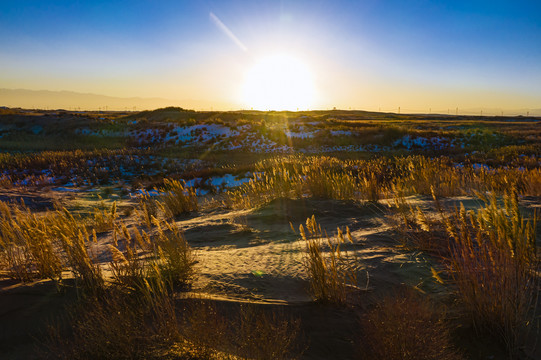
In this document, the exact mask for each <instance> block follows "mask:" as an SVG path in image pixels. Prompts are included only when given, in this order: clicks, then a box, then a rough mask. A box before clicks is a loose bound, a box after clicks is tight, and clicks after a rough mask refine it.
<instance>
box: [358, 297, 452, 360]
mask: <svg viewBox="0 0 541 360" xmlns="http://www.w3.org/2000/svg"><path fill="white" fill-rule="evenodd" d="M360 323H361V336H360V337H359V338H358V346H359V350H360V351H359V356H360V358H362V359H386V360H395V359H396V360H403V359H408V360H433V359H441V360H459V359H462V356H461V355H460V353H459V352H458V351H457V350H456V349H455V348H454V346H453V344H452V342H451V335H450V331H449V327H448V325H447V324H446V322H445V319H444V312H442V311H439V310H438V309H436V308H435V307H434V305H432V303H431V302H430V301H429V300H428V299H427V298H425V297H421V296H420V295H419V294H417V293H414V292H413V290H402V291H400V292H398V293H397V294H394V295H393V296H389V297H386V298H384V299H383V300H382V301H381V302H380V303H378V304H377V305H376V306H375V307H374V308H373V309H371V310H370V311H368V312H367V313H366V314H364V316H362V318H361V321H360Z"/></svg>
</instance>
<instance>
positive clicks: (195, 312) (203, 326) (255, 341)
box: [182, 299, 304, 360]
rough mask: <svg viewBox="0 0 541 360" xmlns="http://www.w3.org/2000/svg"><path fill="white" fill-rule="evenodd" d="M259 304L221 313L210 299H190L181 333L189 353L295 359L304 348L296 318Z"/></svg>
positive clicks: (214, 356)
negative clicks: (263, 307)
mask: <svg viewBox="0 0 541 360" xmlns="http://www.w3.org/2000/svg"><path fill="white" fill-rule="evenodd" d="M260 306H261V305H259V306H258V305H254V304H242V305H241V306H240V307H239V308H235V309H231V310H229V311H228V312H225V311H224V310H223V309H219V308H218V307H217V306H216V303H214V302H213V301H211V300H205V299H190V301H189V302H188V303H187V304H186V307H185V308H184V322H183V326H182V334H183V337H184V339H185V340H186V344H189V345H190V346H189V348H190V349H191V350H190V352H191V354H192V355H193V354H196V355H197V356H195V358H205V359H214V358H221V359H224V358H225V359H227V358H230V359H261V360H267V359H268V360H272V359H296V358H298V357H299V356H300V355H301V353H302V351H303V350H304V348H303V346H302V340H301V336H300V322H299V320H296V319H294V318H292V317H290V316H287V315H285V314H284V312H283V311H280V310H277V309H272V310H270V309H267V310H265V309H260ZM226 354H228V355H226Z"/></svg>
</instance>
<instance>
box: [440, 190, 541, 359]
mask: <svg viewBox="0 0 541 360" xmlns="http://www.w3.org/2000/svg"><path fill="white" fill-rule="evenodd" d="M484 201H485V202H486V207H484V208H482V209H480V210H478V211H477V212H476V213H475V212H473V211H469V212H466V211H465V210H464V208H463V207H461V208H460V210H456V212H455V213H454V214H453V216H452V217H450V218H448V219H446V226H447V232H448V233H449V235H450V236H451V238H452V240H453V241H452V242H451V245H450V253H451V255H450V259H449V271H450V274H451V276H452V278H453V280H454V283H455V284H456V286H457V287H458V290H459V295H460V298H461V300H462V303H463V304H464V305H465V307H466V308H467V310H468V311H469V313H470V315H471V317H472V319H473V320H474V323H475V325H476V327H477V329H479V330H485V331H488V332H490V333H492V334H493V335H495V336H496V337H498V338H499V339H501V340H502V341H503V342H504V343H505V345H506V346H507V349H508V351H509V354H510V356H511V357H514V356H516V354H517V352H518V350H519V348H520V347H521V346H523V345H525V344H524V343H525V340H526V336H527V332H528V331H529V330H531V328H532V327H533V326H535V325H534V323H535V321H534V316H535V305H536V304H537V300H538V297H539V291H540V287H539V285H540V283H539V257H538V254H537V249H536V243H535V240H536V219H535V218H534V220H533V221H526V220H525V219H524V217H523V215H522V214H521V212H520V211H519V207H518V197H517V193H516V192H511V193H510V194H507V195H506V196H505V197H504V199H503V204H502V205H503V206H502V205H500V204H499V203H498V201H497V199H496V197H495V195H493V196H492V197H491V198H490V199H487V198H484Z"/></svg>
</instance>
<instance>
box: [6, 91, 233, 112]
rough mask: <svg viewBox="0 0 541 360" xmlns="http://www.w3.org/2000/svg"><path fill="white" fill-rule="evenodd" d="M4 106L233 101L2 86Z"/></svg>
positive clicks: (201, 106) (197, 106)
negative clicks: (99, 93)
mask: <svg viewBox="0 0 541 360" xmlns="http://www.w3.org/2000/svg"><path fill="white" fill-rule="evenodd" d="M0 106H7V107H20V108H26V109H65V110H77V109H79V110H98V109H102V110H105V109H107V110H154V109H157V108H162V107H167V106H180V107H182V108H185V109H194V110H211V106H212V107H214V109H216V110H218V109H219V110H230V109H231V105H230V104H225V103H218V102H216V103H212V105H209V102H208V101H201V100H185V101H181V100H172V99H164V98H141V97H132V98H122V97H113V96H105V95H98V94H84V93H78V92H73V91H49V90H26V89H0Z"/></svg>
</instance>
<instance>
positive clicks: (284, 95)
mask: <svg viewBox="0 0 541 360" xmlns="http://www.w3.org/2000/svg"><path fill="white" fill-rule="evenodd" d="M314 97H315V88H314V81H313V78H312V74H311V72H310V70H309V69H308V67H307V66H306V65H305V64H303V63H302V62H301V61H299V60H298V59H296V58H294V57H291V56H288V55H273V56H269V57H266V58H263V59H261V60H260V61H258V62H257V63H256V64H255V65H254V66H253V67H252V68H251V69H249V70H248V71H247V72H246V75H245V82H244V89H243V102H244V104H245V105H246V106H247V107H248V108H253V109H257V110H297V109H298V110H306V109H308V108H310V107H311V106H312V105H313V102H314Z"/></svg>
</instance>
